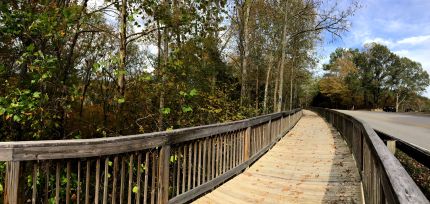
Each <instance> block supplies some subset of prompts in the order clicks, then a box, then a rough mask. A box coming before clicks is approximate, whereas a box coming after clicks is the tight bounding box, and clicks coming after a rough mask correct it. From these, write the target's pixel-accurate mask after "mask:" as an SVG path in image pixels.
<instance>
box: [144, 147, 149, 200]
mask: <svg viewBox="0 0 430 204" xmlns="http://www.w3.org/2000/svg"><path fill="white" fill-rule="evenodd" d="M148 177H149V152H146V154H145V181H144V183H143V203H144V204H146V203H147V202H148Z"/></svg>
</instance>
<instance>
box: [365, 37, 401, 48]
mask: <svg viewBox="0 0 430 204" xmlns="http://www.w3.org/2000/svg"><path fill="white" fill-rule="evenodd" d="M373 42H374V43H379V44H382V45H386V46H388V47H391V46H393V45H394V44H395V43H394V42H392V41H391V40H388V39H383V38H373V39H369V38H367V39H365V40H364V42H363V45H365V44H368V43H373Z"/></svg>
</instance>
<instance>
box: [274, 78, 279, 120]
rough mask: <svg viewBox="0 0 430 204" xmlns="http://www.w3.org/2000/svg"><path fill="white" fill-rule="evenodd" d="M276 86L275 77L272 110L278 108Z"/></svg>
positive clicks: (276, 80)
mask: <svg viewBox="0 0 430 204" xmlns="http://www.w3.org/2000/svg"><path fill="white" fill-rule="evenodd" d="M278 88H279V78H275V89H274V90H273V112H276V110H277V108H278Z"/></svg>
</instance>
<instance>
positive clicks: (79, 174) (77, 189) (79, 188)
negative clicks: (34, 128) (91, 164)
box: [76, 160, 82, 204]
mask: <svg viewBox="0 0 430 204" xmlns="http://www.w3.org/2000/svg"><path fill="white" fill-rule="evenodd" d="M81 188H82V187H81V160H78V183H77V187H76V203H77V204H79V203H80V202H81Z"/></svg>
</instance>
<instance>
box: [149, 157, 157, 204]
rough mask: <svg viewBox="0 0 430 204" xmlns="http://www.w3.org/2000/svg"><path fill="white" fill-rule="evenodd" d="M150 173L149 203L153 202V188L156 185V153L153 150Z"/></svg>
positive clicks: (154, 188) (152, 203)
mask: <svg viewBox="0 0 430 204" xmlns="http://www.w3.org/2000/svg"><path fill="white" fill-rule="evenodd" d="M151 163H152V173H151V204H154V203H155V190H156V186H155V178H156V177H157V174H158V172H157V169H158V168H157V164H158V162H157V153H155V152H153V153H152V162H151Z"/></svg>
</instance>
